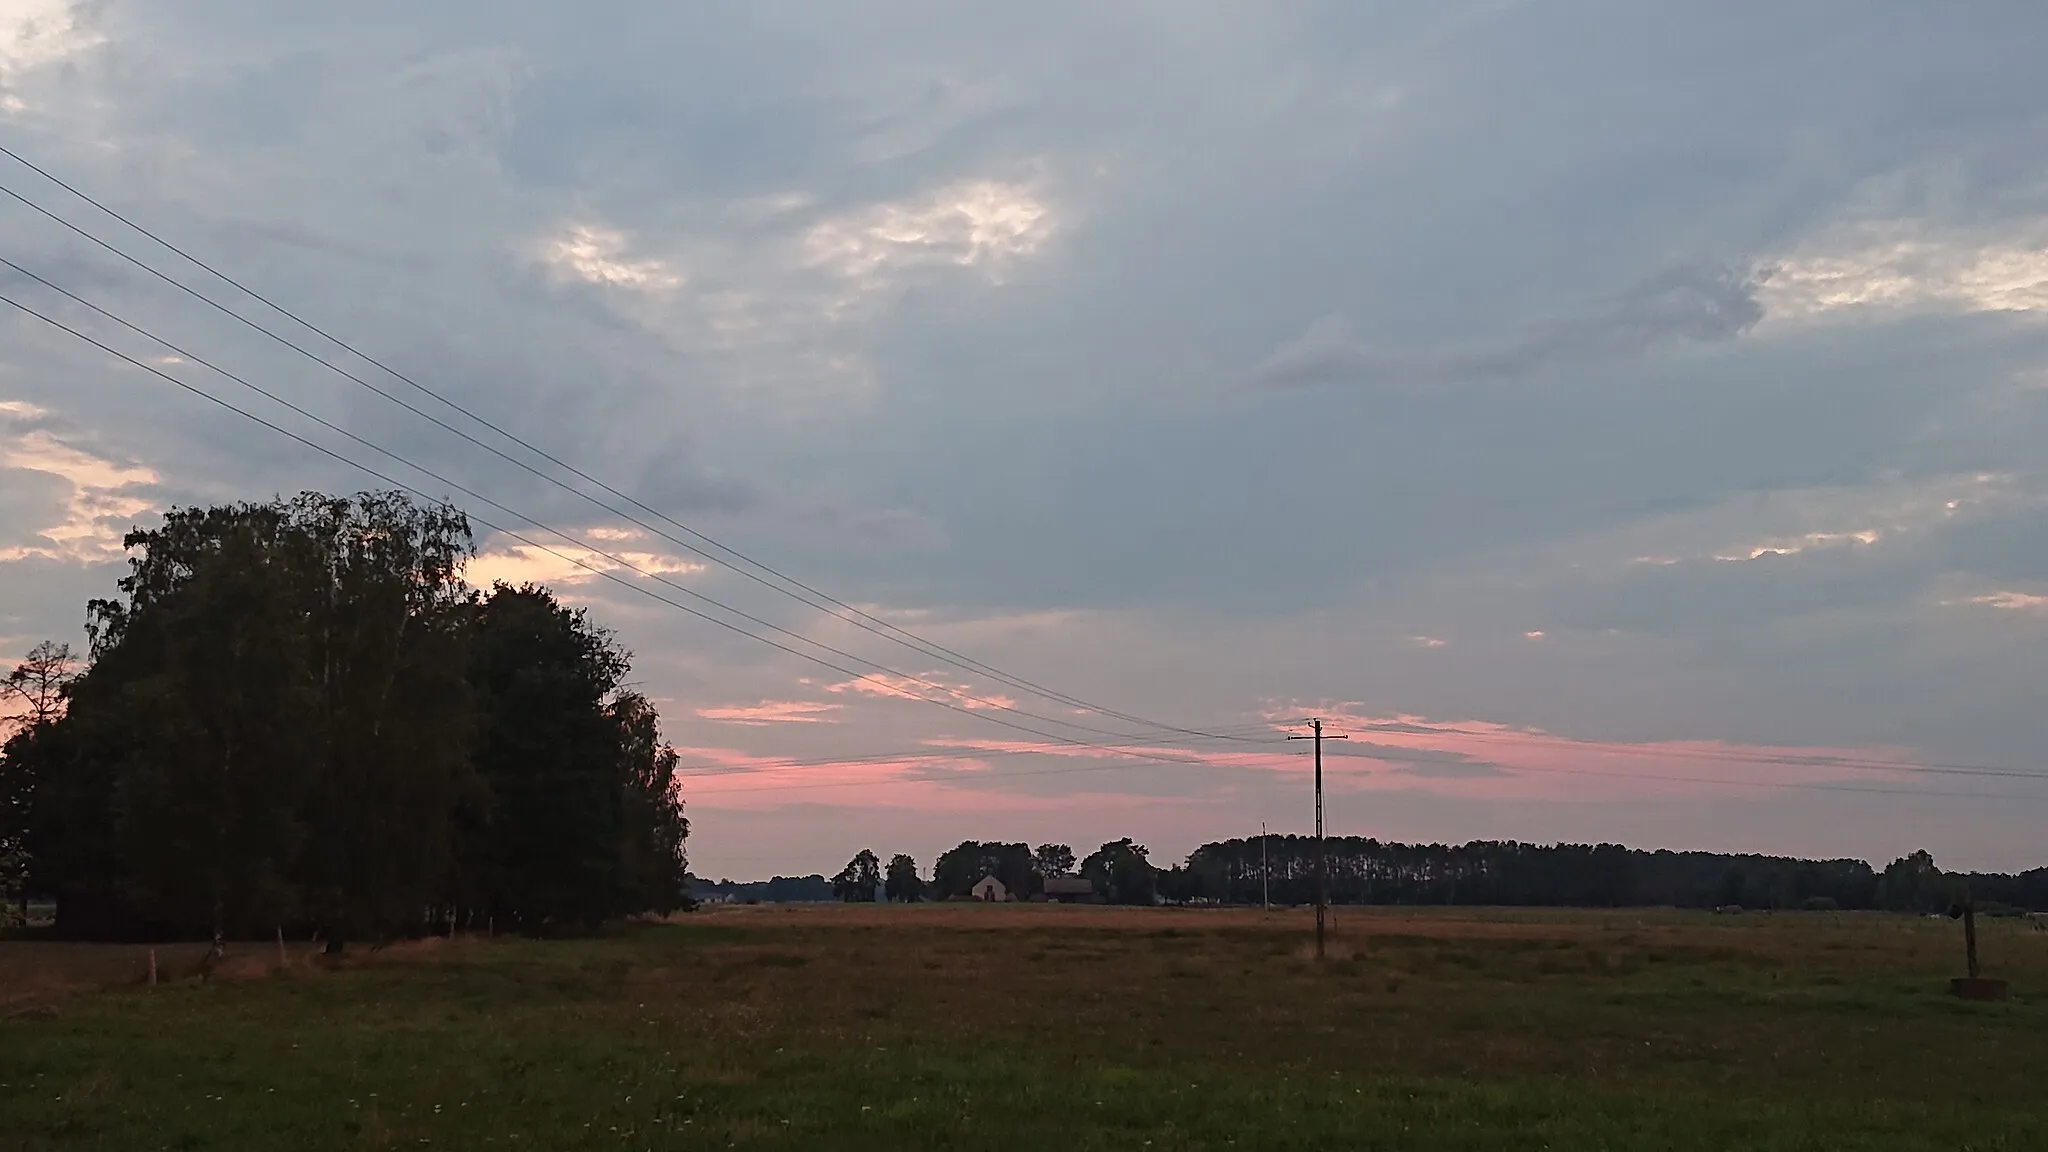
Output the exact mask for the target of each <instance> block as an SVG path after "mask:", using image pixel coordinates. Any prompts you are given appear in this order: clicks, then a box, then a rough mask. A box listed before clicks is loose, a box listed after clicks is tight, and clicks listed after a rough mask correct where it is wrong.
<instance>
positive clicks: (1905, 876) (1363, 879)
mask: <svg viewBox="0 0 2048 1152" xmlns="http://www.w3.org/2000/svg"><path fill="white" fill-rule="evenodd" d="M1325 852H1326V859H1327V867H1328V874H1329V880H1328V883H1329V898H1330V901H1331V902H1332V903H1335V904H1415V905H1422V904H1477V905H1524V906H1537V905H1551V906H1566V907H1592V908H1611V907H1657V906H1667V907H1678V908H1718V907H1727V906H1730V905H1734V906H1739V907H1743V908H1756V909H1809V910H1820V909H1885V910H1891V911H1901V912H1938V911H1941V910H1943V909H1946V908H1947V907H1948V906H1949V905H1950V904H1951V903H1953V902H1955V901H1957V900H1960V899H1963V898H1965V897H1967V898H1970V899H1974V900H1975V901H1976V902H1977V904H1978V906H1979V907H1980V908H1983V909H1985V910H1986V911H1989V912H1992V913H1994V914H1995V913H1998V912H2019V911H2031V910H2048V868H2037V869H2034V870H2032V871H2029V872H2024V873H2021V874H2019V875H2017V876H2013V875H2004V874H1999V873H1954V872H1943V871H1942V870H1941V869H1940V868H1939V867H1937V866H1936V864H1935V862H1934V859H1933V857H1931V856H1929V855H1928V854H1927V853H1926V852H1914V853H1912V854H1911V855H1908V856H1904V857H1901V858H1899V859H1897V860H1894V861H1892V863H1891V864H1890V865H1888V866H1886V867H1885V868H1884V869H1883V870H1882V871H1879V870H1877V869H1875V868H1873V867H1871V866H1870V865H1869V864H1866V863H1864V862H1863V861H1861V860H1799V859H1793V858H1789V857H1783V856H1736V855H1727V854H1723V853H1716V852H1669V851H1655V852H1652V851H1644V850H1642V849H1637V848H1624V847H1622V846H1620V845H1618V844H1597V845H1595V844H1556V845H1541V844H1521V843H1516V842H1514V841H1473V842H1472V843H1470V844H1460V845H1445V844H1400V843H1392V842H1381V841H1379V840H1373V839H1368V838H1365V837H1360V836H1337V837H1331V838H1329V839H1328V840H1327V841H1325ZM984 876H994V877H995V878H996V879H997V880H998V881H999V882H1001V883H1002V885H1003V887H1004V889H1005V891H1006V892H1007V893H1008V894H1009V895H1010V896H1011V898H1013V899H1031V898H1034V897H1037V896H1040V895H1042V894H1043V893H1044V892H1045V891H1046V887H1047V883H1046V882H1047V881H1048V880H1051V879H1054V878H1064V877H1078V878H1081V879H1084V880H1086V881H1087V882H1088V891H1089V893H1090V894H1091V896H1092V898H1094V899H1096V900H1099V901H1102V902H1105V903H1114V904H1154V903H1170V904H1194V903H1211V904H1257V903H1259V902H1260V901H1261V899H1262V898H1265V897H1266V896H1268V895H1270V898H1271V900H1272V902H1273V903H1275V904H1308V903H1312V902H1314V900H1315V891H1316V842H1315V838H1314V837H1311V836H1269V837H1253V838H1250V839H1244V840H1226V841H1223V842H1221V843H1216V844H1204V845H1202V846H1201V847H1199V848H1197V849H1195V850H1194V851H1193V852H1192V853H1190V854H1189V855H1188V858H1187V860H1186V861H1185V862H1184V863H1181V864H1176V865H1173V866H1171V867H1167V868H1159V867H1156V866H1155V865H1153V864H1152V862H1151V859H1150V853H1148V852H1147V851H1146V849H1145V847H1144V845H1142V844H1137V843H1134V842H1133V841H1131V840H1129V839H1124V840H1117V841H1112V842H1110V843H1107V844H1104V845H1102V846H1101V847H1100V848H1098V849H1096V850H1095V851H1094V852H1092V853H1090V854H1089V855H1088V856H1087V857H1085V858H1083V859H1081V860H1079V861H1078V862H1077V861H1076V859H1075V856H1074V852H1073V850H1072V849H1071V848H1069V847H1067V846H1066V845H1064V844H1042V845H1039V846H1038V847H1037V848H1033V847H1031V846H1030V845H1028V844H1021V843H1019V844H1006V843H1000V842H995V841H989V842H983V841H976V840H967V841H962V842H961V843H960V844H959V846H957V847H955V848H952V849H950V850H948V851H947V852H945V853H944V854H942V855H941V856H940V857H939V858H938V860H937V861H936V862H935V863H934V865H933V868H932V874H931V876H930V877H929V878H926V877H924V876H922V875H921V874H920V873H919V871H918V868H917V864H916V862H915V861H913V860H912V859H911V858H910V857H909V856H905V855H898V856H896V857H894V858H893V859H891V860H890V862H889V864H888V866H887V867H886V868H884V867H883V866H882V865H881V862H880V858H879V857H877V856H876V855H875V854H874V853H872V852H868V851H863V852H861V853H860V854H858V855H856V856H855V857H854V858H853V859H852V860H851V861H849V862H848V863H847V866H846V868H845V869H844V870H842V871H841V872H840V873H839V874H838V875H837V876H835V877H833V878H832V879H831V880H830V881H826V880H825V879H824V877H822V876H811V877H805V878H803V879H802V880H796V879H786V878H781V877H778V878H777V879H775V880H773V881H770V882H767V883H766V884H755V885H749V884H739V885H735V884H732V883H731V882H730V881H724V882H721V883H719V884H716V885H705V884H702V882H700V884H699V887H698V889H697V891H698V892H699V894H700V895H701V896H702V897H704V898H707V899H728V900H730V899H752V900H760V901H763V902H773V901H795V900H819V899H839V900H851V901H865V900H897V901H904V900H947V899H961V898H965V897H967V896H968V894H969V891H970V890H971V889H972V888H973V886H974V885H975V884H976V883H977V882H978V881H979V880H980V879H981V878H982V877H984Z"/></svg>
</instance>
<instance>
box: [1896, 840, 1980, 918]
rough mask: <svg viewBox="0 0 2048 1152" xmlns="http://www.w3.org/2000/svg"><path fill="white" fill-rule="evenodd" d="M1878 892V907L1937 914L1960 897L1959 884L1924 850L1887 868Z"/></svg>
mask: <svg viewBox="0 0 2048 1152" xmlns="http://www.w3.org/2000/svg"><path fill="white" fill-rule="evenodd" d="M1877 893H1878V896H1877V899H1878V903H1879V905H1880V906H1882V907H1884V908H1888V909H1891V910H1892V911H1894V912H1939V911H1941V910H1942V909H1944V908H1947V907H1948V905H1949V904H1950V903H1951V902H1952V901H1954V900H1955V899H1956V898H1957V897H1959V896H1960V895H1961V885H1960V884H1959V883H1958V882H1957V881H1956V879H1955V878H1954V877H1950V876H1948V875H1946V874H1944V873H1943V872H1942V870H1941V869H1940V868H1937V867H1935V864H1934V857H1933V856H1931V855H1929V854H1928V853H1927V852H1926V850H1924V849H1923V850H1921V851H1918V852H1915V853H1913V854H1912V855H1910V856H1903V857H1900V858H1899V859H1897V860H1894V861H1892V862H1891V863H1890V864H1888V865H1886V866H1885V870H1884V874H1883V875H1882V876H1880V877H1878V881H1877Z"/></svg>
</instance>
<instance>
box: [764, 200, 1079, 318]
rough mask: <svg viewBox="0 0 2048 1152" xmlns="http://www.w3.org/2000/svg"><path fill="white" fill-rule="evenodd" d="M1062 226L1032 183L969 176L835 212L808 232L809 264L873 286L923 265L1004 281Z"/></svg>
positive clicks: (866, 288) (869, 287)
mask: <svg viewBox="0 0 2048 1152" xmlns="http://www.w3.org/2000/svg"><path fill="white" fill-rule="evenodd" d="M1055 227H1056V221H1055V217H1054V215H1053V211H1052V208H1051V206H1050V205H1049V204H1047V203H1046V202H1045V201H1044V200H1043V199H1042V198H1040V196H1039V195H1038V193H1036V192H1035V191H1034V190H1033V189H1032V188H1031V187H1030V186H1028V185H1024V184H1011V183H1003V182H1001V181H996V180H965V181H961V182H959V183H955V184H950V185H947V186H945V187H943V188H939V189H937V190H935V191H933V192H930V193H926V194H924V195H921V196H918V197H914V198H911V199H907V200H902V201H895V202H889V203H882V204H875V205H870V206H867V207H863V208H859V209H855V210H853V211H850V212H847V213H844V214H842V215H838V216H834V217H830V218H827V219H824V220H821V221H819V222H818V223H817V224H815V225H813V226H812V227H811V229H810V231H809V232H808V233H807V234H806V235H805V237H804V248H805V252H806V256H807V259H808V262H809V263H811V264H813V265H816V266H818V267H822V268H825V269H827V270H829V271H831V272H833V273H835V274H836V275H838V276H841V277H843V278H845V279H846V280H848V281H851V282H852V283H854V284H855V285H857V286H859V288H860V289H861V290H862V291H873V290H876V289H879V288H881V287H883V286H884V285H886V284H888V283H889V282H890V281H891V280H893V279H895V278H896V277H898V276H901V275H902V274H904V273H906V272H908V271H911V270H913V269H917V268H923V267H933V266H941V267H943V266H954V267H961V268H974V269H978V270H980V271H981V272H982V274H983V275H985V276H987V277H989V278H990V279H992V280H1000V279H1001V278H1002V276H1003V274H1004V272H1005V270H1006V269H1007V268H1008V267H1009V265H1010V264H1012V263H1013V262H1015V261H1017V260H1019V259H1022V258H1024V257H1027V256H1031V255H1033V254H1035V253H1036V252H1038V250H1039V249H1040V248H1041V247H1043V246H1044V244H1045V243H1046V241H1047V240H1048V239H1049V238H1051V236H1052V235H1053V232H1054V230H1055Z"/></svg>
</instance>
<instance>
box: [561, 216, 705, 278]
mask: <svg viewBox="0 0 2048 1152" xmlns="http://www.w3.org/2000/svg"><path fill="white" fill-rule="evenodd" d="M541 259H542V260H543V261H544V262H545V263H547V264H548V265H549V266H550V267H553V268H555V269H557V270H558V271H560V272H562V273H564V274H566V275H570V276H573V277H575V278H577V279H579V280H582V281H584V282H585V283H589V284H597V285H603V286H608V287H615V288H629V289H632V290H634V291H638V292H665V291H668V290H670V289H673V288H677V287H680V286H681V285H682V283H683V277H682V276H681V275H680V274H679V273H676V272H674V271H671V270H670V268H669V266H668V264H667V263H666V262H664V261H662V260H657V259H654V258H652V257H635V256H633V255H632V254H631V253H630V251H629V247H628V242H627V240H626V236H625V234H624V233H623V232H620V231H618V230H617V229H613V228H606V227H604V226H602V225H597V224H571V225H569V226H568V227H567V228H565V229H563V231H562V232H561V233H560V234H558V235H557V236H555V237H554V238H553V239H551V240H549V241H547V242H546V243H545V244H543V245H542V246H541Z"/></svg>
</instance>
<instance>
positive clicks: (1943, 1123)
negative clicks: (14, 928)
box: [0, 907, 2048, 1150]
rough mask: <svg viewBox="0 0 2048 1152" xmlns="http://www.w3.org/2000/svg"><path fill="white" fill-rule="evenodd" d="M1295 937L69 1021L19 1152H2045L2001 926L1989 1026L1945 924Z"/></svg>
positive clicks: (13, 1144)
mask: <svg viewBox="0 0 2048 1152" xmlns="http://www.w3.org/2000/svg"><path fill="white" fill-rule="evenodd" d="M1306 924H1307V922H1306V919H1305V917H1303V916H1301V915H1300V914H1298V913H1297V914H1289V913H1280V914H1275V915H1274V916H1272V917H1270V918H1268V917H1263V916H1261V915H1259V914H1257V913H1249V914H1247V913H1237V912H1203V913H1189V912H1167V911H1159V912H1152V911H1145V912H1119V911H1114V910H1101V909H1039V908H1030V909H1023V908H1019V909H981V908H965V909H963V908H957V907H952V908H928V909H923V908H920V909H866V910H835V909H815V910H803V911H794V912H792V911H787V910H779V909H769V908H762V909H747V910H745V911H734V912H729V913H723V914H719V915H705V916H698V917H687V918H683V919H682V920H681V921H679V922H678V923H675V924H673V925H664V926H656V927H649V928H644V929H638V930H633V931H628V932H625V933H622V934H620V935H619V936H617V937H615V938H611V939H605V940H595V941H582V942H571V943H533V942H520V941H503V940H500V941H489V942H485V941H474V942H461V943H456V944H452V945H447V946H442V947H438V948H415V949H404V950H394V951H393V952H387V953H384V954H380V955H379V956H377V957H375V958H374V959H371V960H369V961H368V962H367V963H365V964H363V965H362V966H358V967H350V968H347V969H343V970H337V971H324V970H317V969H313V968H310V967H306V966H301V965H295V966H294V967H293V968H292V969H290V970H288V971H287V972H285V973H283V974H280V975H275V976H272V977H270V978H266V979H247V980H233V981H229V980H223V981H216V982H214V983H212V984H199V983H197V982H193V981H189V980H187V981H180V982H176V983H172V984H167V985H163V986H159V987H156V988H146V987H140V986H133V985H124V986H121V987H115V988H108V989H102V990H97V991H90V992H83V993H78V994H74V995H70V996H69V997H68V998H64V999H61V1000H58V999H55V998H54V997H53V996H48V995H46V996H44V997H43V998H42V999H41V1000H40V1001H38V1003H40V1004H44V1005H48V1004H52V1003H54V1004H55V1005H56V1009H55V1013H54V1015H53V1014H51V1012H50V1010H49V1008H48V1007H47V1006H46V1007H44V1008H43V1009H42V1010H40V1011H30V1012H23V1011H21V1010H20V1009H19V1007H17V1008H16V1009H14V1010H13V1014H12V1016H11V1017H10V1016H9V1009H7V1008H5V1007H0V1085H4V1087H0V1148H10V1149H11V1148H23V1149H87V1148H93V1149H98V1148H105V1149H123V1150H127V1149H145V1148H174V1149H200V1148H224V1149H242V1148H249V1149H258V1148H260V1149H276V1148H309V1149H311V1148H337V1149H343V1148H348V1149H352V1148H387V1147H388V1148H396V1147H408V1148H417V1147H423V1146H425V1147H433V1146H439V1147H450V1146H453V1147H465V1148H471V1147H473V1148H526V1149H565V1148H607V1149H625V1148H639V1149H659V1148H679V1149H680V1148H726V1147H743V1148H787V1149H820V1148H876V1149H911V1148H934V1149H939V1148H943V1149H955V1148H958V1149H976V1148H1020V1149H1021V1148H1058V1149H1098V1148H1099V1149H1109V1148H1117V1149H1123V1148H1133V1149H1138V1148H1152V1149H1160V1150H1165V1149H1188V1148H1213V1149H1225V1148H1346V1149H1350V1148H1365V1149H1370V1148H1387V1149H1394V1148H1401V1149H1411V1148H1427V1149H1439V1148H1441V1149H1493V1148H1543V1147H1549V1148H1558V1149H1603V1148H1611V1149H1646V1148H1669V1149H1693V1148H1742V1149H1833V1148H1842V1149H1864V1148H1869V1149H1879V1148H1883V1149H1893V1148H1898V1149H1960V1148H1972V1149H2013V1150H2019V1149H2041V1148H2048V1092H2044V1091H2043V1089H2042V1084H2043V1078H2044V1074H2048V933H2038V932H2033V933H2030V932H2026V931H2023V930H2020V929H2018V928H2013V929H2010V930H2008V929H2007V928H2006V927H2005V926H2002V925H2001V926H1997V927H1994V928H1990V929H1987V930H1985V939H1984V950H1985V953H1986V957H1987V964H1988V966H1989V967H1990V968H1991V970H1992V974H1995V975H2002V976H2006V977H2008V978H2010V979H2012V980H2013V981H2014V984H2015V988H2016V991H2017V992H2019V993H2020V996H2019V997H2018V998H2016V999H2015V1000H2013V1001H2010V1002H2007V1003H2004V1004H1991V1005H1980V1004H1964V1003H1960V1002H1957V1001H1954V1000H1952V999H1950V998H1949V997H1948V996H1947V995H1946V994H1945V988H1946V979H1947V977H1948V976H1950V975H1953V974H1954V972H1953V971H1952V969H1953V968H1955V967H1956V966H1957V965H1956V963H1955V962H1956V961H1957V960H1958V959H1959V957H1957V956H1955V955H1954V954H1955V953H1959V952H1960V947H1959V942H1958V941H1957V939H1956V937H1957V936H1958V935H1959V933H1958V932H1957V931H1956V928H1955V926H1954V925H1952V924H1947V923H1945V922H1929V921H1923V920H1910V919H1904V918H1893V917H1878V916H1853V915H1825V914H1816V915H1804V916H1783V915H1781V916H1776V917H1768V918H1767V917H1757V916H1750V917H1722V918H1715V917H1709V916H1704V915H1687V914H1680V913H1655V912H1651V913H1639V912H1616V913H1557V912H1498V913H1490V912H1478V913H1474V912H1418V913H1400V912H1386V913H1377V912H1375V913H1361V912H1354V911H1349V910H1347V911H1346V912H1344V913H1343V914H1342V917H1341V922H1340V925H1339V927H1340V929H1341V931H1340V935H1339V937H1338V939H1337V944H1336V947H1335V948H1334V949H1333V956H1332V959H1331V960H1329V961H1328V962H1326V963H1324V964H1322V965H1320V966H1319V965H1317V964H1316V963H1314V962H1313V961H1312V960H1310V959H1309V958H1308V956H1307V949H1306V947H1305V941H1306V933H1305V931H1304V929H1305V928H1306ZM35 947H37V946H35V945H24V944H0V976H5V975H6V974H7V973H8V972H9V971H10V969H9V968H8V964H9V963H10V960H11V962H13V963H14V964H15V965H16V968H15V969H14V970H19V968H20V966H21V965H22V964H24V963H28V962H32V961H33V960H34V959H35V954H34V953H33V952H31V951H28V950H32V949H34V948H35ZM9 950H14V955H13V956H12V957H11V958H10V956H9ZM129 951H131V952H132V951H133V950H132V949H130V950H129ZM247 951H248V952H249V953H250V955H251V957H252V961H251V962H252V964H253V963H255V961H254V959H253V958H258V957H261V956H263V955H264V950H263V949H262V948H260V947H256V946H251V947H250V948H249V949H248V950H247ZM271 954H272V955H274V946H273V948H272V952H271ZM66 955H67V956H68V955H69V953H67V954H66ZM65 962H66V963H67V964H69V963H74V961H72V960H66V961H65ZM122 963H123V964H129V963H131V961H129V960H123V961H122ZM256 967H258V968H260V967H261V965H260V964H257V965H256ZM121 970H123V971H125V970H126V969H125V968H123V969H121ZM2030 990H2036V991H2039V992H2041V993H2043V994H2044V995H2043V997H2042V998H2040V999H2037V998H2034V997H2031V996H2028V995H2027V993H2028V992H2029V991H2030ZM0 1000H4V997H0Z"/></svg>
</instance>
